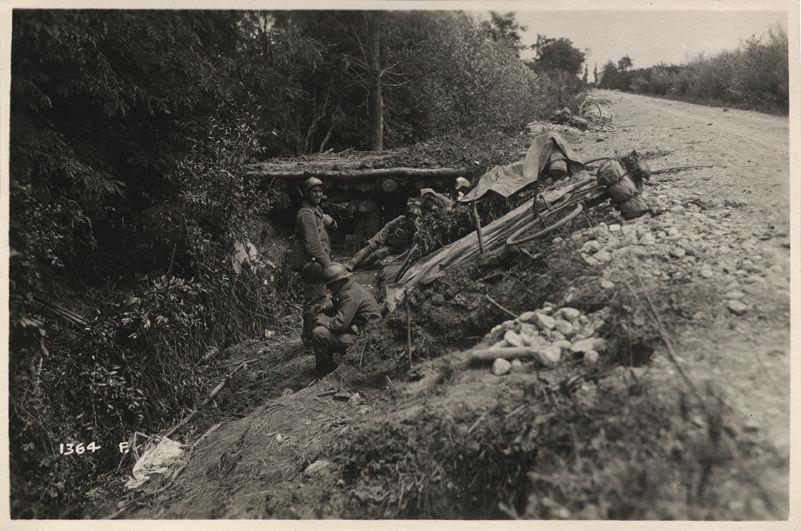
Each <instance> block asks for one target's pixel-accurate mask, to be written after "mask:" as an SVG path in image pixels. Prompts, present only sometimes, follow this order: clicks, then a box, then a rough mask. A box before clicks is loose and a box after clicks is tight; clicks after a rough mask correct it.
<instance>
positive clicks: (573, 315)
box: [556, 306, 581, 323]
mask: <svg viewBox="0 0 801 531" xmlns="http://www.w3.org/2000/svg"><path fill="white" fill-rule="evenodd" d="M556 313H557V315H559V316H560V317H562V318H563V319H565V320H567V321H570V322H571V323H572V322H573V321H575V320H576V319H578V318H579V317H581V312H580V311H578V310H577V309H575V308H570V307H568V306H565V307H564V308H560V309H559V311H558V312H556Z"/></svg>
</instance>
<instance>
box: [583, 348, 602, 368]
mask: <svg viewBox="0 0 801 531" xmlns="http://www.w3.org/2000/svg"><path fill="white" fill-rule="evenodd" d="M598 358H599V356H598V352H597V351H595V350H588V351H587V352H585V353H584V357H583V358H582V359H581V362H582V363H584V365H586V366H588V367H592V366H593V365H595V364H597V363H598Z"/></svg>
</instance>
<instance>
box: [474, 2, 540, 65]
mask: <svg viewBox="0 0 801 531" xmlns="http://www.w3.org/2000/svg"><path fill="white" fill-rule="evenodd" d="M479 28H480V29H481V30H482V31H485V32H487V33H488V34H489V35H490V36H491V37H492V40H494V41H505V42H506V43H508V45H509V46H511V47H513V48H514V49H515V50H516V53H517V55H518V56H519V55H520V51H521V50H522V49H524V48H525V46H523V45H522V44H521V41H522V37H521V35H520V33H521V32H524V31H526V30H527V29H528V28H526V26H521V25H520V24H519V23H518V22H517V20H515V14H514V12H508V13H503V14H501V13H496V12H495V11H490V20H484V21H482V22H481V24H479Z"/></svg>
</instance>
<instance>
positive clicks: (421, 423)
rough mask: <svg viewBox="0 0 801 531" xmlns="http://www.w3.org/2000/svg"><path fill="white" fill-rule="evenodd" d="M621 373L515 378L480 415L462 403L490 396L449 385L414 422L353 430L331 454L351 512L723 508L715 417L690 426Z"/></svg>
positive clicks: (420, 408)
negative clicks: (713, 478) (573, 386)
mask: <svg viewBox="0 0 801 531" xmlns="http://www.w3.org/2000/svg"><path fill="white" fill-rule="evenodd" d="M618 374H619V375H620V376H619V377H617V378H614V377H608V378H605V379H603V380H600V381H598V380H597V376H593V375H590V374H585V375H584V379H585V380H590V381H593V383H590V382H587V383H585V384H583V388H584V389H582V390H581V391H578V392H572V391H570V390H569V389H570V388H569V386H568V385H566V384H565V382H566V381H567V378H566V377H564V378H563V379H562V381H561V382H553V384H552V385H548V383H547V380H539V381H537V382H535V383H528V384H526V383H523V380H516V381H514V382H511V383H509V384H508V385H507V386H503V387H497V388H496V390H497V392H496V393H495V396H494V397H493V401H492V402H491V403H489V404H486V405H485V406H484V407H483V408H481V410H477V409H476V408H475V407H474V406H473V403H472V402H470V401H469V400H468V399H467V398H466V397H471V396H477V395H478V394H481V395H485V394H486V393H487V391H486V389H484V388H483V387H482V388H479V387H470V386H469V385H465V384H461V385H460V384H452V385H450V386H448V389H447V390H445V389H444V388H439V389H436V390H435V391H434V392H432V393H430V394H428V395H427V396H421V397H418V398H417V401H416V403H413V404H410V405H409V406H408V409H407V411H408V410H411V409H412V408H414V411H415V414H414V415H411V416H410V415H409V414H408V412H407V411H404V412H403V413H401V414H397V416H394V415H393V414H389V415H387V416H385V417H383V418H379V419H378V420H375V419H374V420H371V421H369V422H366V423H364V425H362V426H357V427H356V429H354V430H352V432H351V433H350V434H349V435H347V436H346V437H345V438H344V439H343V440H342V441H341V442H340V444H339V445H338V448H337V450H338V451H337V455H339V456H341V457H339V458H338V460H339V461H340V462H341V463H342V465H343V479H344V480H345V482H346V484H347V486H348V490H349V491H350V492H351V493H352V495H351V496H349V497H348V499H347V501H346V506H345V510H346V511H347V512H346V514H349V515H360V516H361V517H364V515H368V516H367V517H369V518H472V519H479V518H515V517H525V518H536V519H577V518H578V519H617V520H637V519H697V518H705V517H709V516H710V515H711V514H714V513H713V511H715V510H717V511H720V510H721V501H720V499H721V496H723V495H724V490H725V489H723V488H719V486H717V483H718V482H709V481H708V479H709V475H710V474H723V473H725V469H726V468H727V467H730V466H732V462H731V460H730V458H728V456H727V454H726V452H725V450H724V449H723V447H722V445H721V444H720V441H719V439H720V430H721V429H722V428H723V427H725V422H726V420H725V418H724V417H723V415H722V409H721V408H717V409H715V410H713V413H712V414H711V415H710V417H709V423H708V424H707V423H702V422H698V423H694V421H693V419H697V418H699V417H698V411H697V410H691V411H683V412H682V414H681V415H680V414H679V413H678V411H676V409H677V408H676V406H675V403H674V404H669V405H667V406H666V405H665V402H664V400H662V399H661V398H660V397H657V396H655V395H654V394H651V393H643V389H644V388H647V387H648V383H649V382H647V381H646V380H640V381H639V382H637V381H634V382H628V381H627V380H628V378H625V377H623V376H622V373H618ZM440 378H442V379H447V378H448V374H447V372H446V371H443V372H442V373H441V375H440ZM455 388H460V392H459V394H456V395H455V396H449V395H448V394H449V393H456V390H455ZM479 390H480V393H479V392H478V391H479ZM443 393H446V394H445V396H438V395H441V394H443ZM597 397H603V398H602V399H598V398H597ZM685 403H686V402H685V401H684V400H682V405H684V404H685ZM376 490H378V494H379V495H377V496H376V495H373V496H370V495H369V493H375V492H376ZM722 510H723V511H725V513H724V514H726V515H727V516H730V515H733V514H734V513H733V512H732V511H730V510H729V509H728V508H722Z"/></svg>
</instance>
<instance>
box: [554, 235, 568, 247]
mask: <svg viewBox="0 0 801 531" xmlns="http://www.w3.org/2000/svg"><path fill="white" fill-rule="evenodd" d="M563 241H565V240H564V238H562V237H561V236H557V237H556V238H554V239H553V240H551V242H552V243H553V244H554V245H559V244H560V243H562V242H563Z"/></svg>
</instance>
